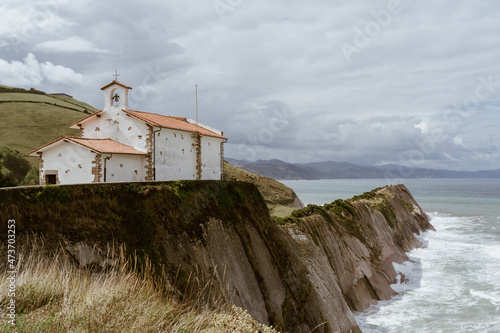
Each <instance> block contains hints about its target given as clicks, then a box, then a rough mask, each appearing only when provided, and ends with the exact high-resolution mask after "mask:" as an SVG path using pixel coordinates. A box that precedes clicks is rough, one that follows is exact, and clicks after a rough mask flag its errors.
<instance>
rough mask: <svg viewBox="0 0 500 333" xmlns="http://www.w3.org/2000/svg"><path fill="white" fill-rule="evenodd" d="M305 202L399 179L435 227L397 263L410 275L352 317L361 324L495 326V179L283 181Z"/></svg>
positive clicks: (498, 261)
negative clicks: (392, 292) (389, 294)
mask: <svg viewBox="0 0 500 333" xmlns="http://www.w3.org/2000/svg"><path fill="white" fill-rule="evenodd" d="M283 183H284V184H285V185H287V186H289V187H291V188H292V189H294V190H295V192H296V193H297V194H298V196H299V197H300V198H301V200H302V201H303V202H304V203H305V204H309V203H313V204H324V203H327V202H332V201H334V200H336V199H339V198H340V199H347V198H350V197H352V196H354V195H358V194H361V193H363V192H366V191H370V190H372V189H374V188H377V187H380V186H383V185H387V184H398V183H403V184H405V185H406V187H408V189H409V190H410V192H411V193H412V194H413V196H414V198H415V199H416V200H417V202H418V203H419V204H420V206H421V207H422V208H423V210H424V211H425V212H426V213H427V214H428V215H429V216H430V218H431V223H432V224H433V225H434V227H435V228H436V231H427V232H425V233H423V234H422V235H420V236H419V238H420V240H421V241H422V244H423V247H421V248H417V249H414V250H413V251H411V252H410V253H409V257H410V258H411V260H412V261H411V262H406V263H404V264H402V265H397V264H395V268H396V269H397V270H399V271H401V272H403V273H404V275H405V276H406V277H407V278H408V279H409V280H408V281H406V283H398V284H394V285H392V287H393V289H394V290H396V292H397V293H398V294H397V295H396V296H395V297H394V298H392V299H391V300H389V301H381V302H378V303H377V304H375V305H373V306H371V307H370V308H368V309H367V310H366V311H364V312H362V313H356V314H355V316H356V320H357V322H358V325H359V327H360V328H361V330H362V331H363V332H365V333H366V332H454V333H455V332H500V179H410V180H406V179H405V180H386V179H377V180H373V179H370V180H366V179H360V180H344V179H342V180H321V181H314V180H313V181H305V180H300V181H283Z"/></svg>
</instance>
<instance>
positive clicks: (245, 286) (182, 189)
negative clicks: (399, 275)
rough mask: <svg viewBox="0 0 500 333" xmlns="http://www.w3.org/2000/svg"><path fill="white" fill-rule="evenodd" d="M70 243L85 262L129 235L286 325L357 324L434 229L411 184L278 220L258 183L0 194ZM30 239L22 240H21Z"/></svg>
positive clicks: (300, 328)
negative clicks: (357, 313)
mask: <svg viewBox="0 0 500 333" xmlns="http://www.w3.org/2000/svg"><path fill="white" fill-rule="evenodd" d="M9 219H15V220H16V226H17V231H18V234H19V233H25V232H28V233H31V232H33V233H38V234H44V236H45V237H46V239H47V242H50V243H53V244H55V245H54V246H56V244H58V242H59V241H60V242H63V243H64V244H65V247H66V249H67V250H68V251H69V252H70V253H72V254H73V256H74V258H75V261H78V262H79V263H80V264H82V265H86V264H90V263H92V262H97V263H99V264H101V265H104V264H105V262H106V246H107V244H109V243H113V242H122V243H125V244H126V245H127V248H128V250H129V251H130V252H132V251H135V252H136V253H139V254H140V255H147V256H148V257H150V258H151V259H152V261H153V263H154V264H156V265H157V266H158V267H159V266H162V265H163V266H164V267H165V268H166V271H167V273H169V274H170V275H171V276H175V283H176V284H177V287H178V288H179V290H180V291H183V290H186V288H187V286H188V285H193V283H194V284H197V285H198V286H199V287H200V289H201V288H205V286H206V285H209V288H212V289H213V290H214V291H216V292H217V293H219V294H221V295H222V296H223V297H224V298H225V299H226V300H227V301H229V302H233V303H234V304H236V305H238V306H241V307H242V308H244V309H247V310H248V311H249V313H250V314H251V315H252V316H253V317H254V318H255V319H257V320H259V321H260V322H263V323H266V324H271V325H273V326H277V327H278V329H281V330H286V331H288V332H309V331H311V330H312V329H314V328H316V327H317V329H316V331H318V332H339V331H340V332H350V331H351V330H352V332H360V330H359V328H358V327H357V325H356V322H355V320H354V317H353V315H352V313H351V310H362V309H364V308H366V307H367V306H368V305H369V304H371V303H372V302H374V301H375V300H381V299H388V298H389V297H391V296H392V295H393V291H392V289H391V288H390V286H389V285H390V284H391V283H393V282H394V281H395V278H396V272H395V271H394V269H393V267H392V262H394V261H397V262H401V261H404V260H406V259H407V257H406V255H405V252H406V251H408V250H410V249H411V248H413V247H415V246H417V245H418V241H417V239H416V238H415V236H414V233H418V232H420V231H423V230H426V229H429V228H432V226H431V225H430V224H429V222H428V219H427V216H426V215H425V214H424V213H423V212H422V210H421V209H420V207H419V206H418V204H417V203H416V202H415V200H414V199H413V198H412V196H411V194H410V193H409V192H408V190H407V189H406V188H405V187H404V186H402V185H398V186H392V187H388V188H383V189H380V190H378V191H374V192H372V193H369V194H366V195H364V196H363V197H359V198H356V199H353V200H352V201H336V202H334V203H332V204H330V205H325V206H323V207H307V208H304V209H302V210H301V211H299V212H298V213H296V214H295V217H293V219H288V220H287V223H285V224H284V225H281V226H279V225H277V224H276V223H275V222H274V221H273V220H272V219H271V218H270V216H269V211H268V208H267V207H266V205H265V202H264V200H263V198H262V196H261V194H260V192H259V191H258V190H257V188H256V187H255V186H254V185H252V184H249V183H244V182H227V181H198V182H196V181H182V182H166V183H152V184H110V185H85V186H83V185H82V186H66V187H64V186H61V187H41V188H25V189H10V190H0V221H1V223H2V228H4V229H3V230H7V229H6V226H5V225H4V224H6V222H7V220H9ZM20 241H21V240H20Z"/></svg>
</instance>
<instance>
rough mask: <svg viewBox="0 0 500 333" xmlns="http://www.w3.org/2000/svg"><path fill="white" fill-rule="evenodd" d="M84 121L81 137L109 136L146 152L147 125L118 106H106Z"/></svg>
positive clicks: (97, 137) (101, 137)
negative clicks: (104, 109) (96, 114)
mask: <svg viewBox="0 0 500 333" xmlns="http://www.w3.org/2000/svg"><path fill="white" fill-rule="evenodd" d="M100 116H101V117H100V118H99V117H97V116H95V117H93V118H91V119H89V120H87V121H86V122H85V123H84V126H83V135H82V138H92V139H104V138H110V139H113V140H115V141H118V142H121V143H123V144H126V145H128V146H131V147H134V148H136V149H139V150H140V151H143V152H147V143H146V138H147V135H148V133H149V132H148V125H147V124H145V123H144V122H143V121H141V120H138V119H136V118H134V117H132V116H129V115H127V114H126V113H125V112H123V111H122V110H121V108H120V107H117V106H114V107H108V109H107V110H106V111H103V112H101V113H100Z"/></svg>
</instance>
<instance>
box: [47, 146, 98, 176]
mask: <svg viewBox="0 0 500 333" xmlns="http://www.w3.org/2000/svg"><path fill="white" fill-rule="evenodd" d="M95 157H96V154H94V153H92V152H91V151H90V150H89V149H86V148H83V147H81V146H79V145H76V144H73V143H70V142H64V141H61V142H58V143H57V144H55V145H54V146H53V147H51V148H50V149H48V150H46V151H44V152H43V153H42V159H43V168H42V169H41V178H42V179H45V175H46V174H47V172H48V173H50V174H53V172H52V171H56V170H57V177H58V179H59V182H60V183H59V184H78V183H91V182H92V181H93V180H94V175H93V174H92V161H94V159H95Z"/></svg>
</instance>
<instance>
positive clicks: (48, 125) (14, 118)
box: [0, 85, 97, 164]
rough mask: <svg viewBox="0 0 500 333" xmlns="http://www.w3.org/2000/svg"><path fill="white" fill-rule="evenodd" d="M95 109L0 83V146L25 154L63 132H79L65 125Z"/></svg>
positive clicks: (61, 97) (61, 134)
mask: <svg viewBox="0 0 500 333" xmlns="http://www.w3.org/2000/svg"><path fill="white" fill-rule="evenodd" d="M96 111H97V109H96V108H94V107H92V106H90V105H88V104H86V103H83V102H80V101H77V100H75V99H73V98H70V97H64V96H53V95H49V94H46V93H45V92H43V91H39V90H35V89H33V88H32V89H30V90H25V89H21V88H13V87H8V86H2V85H0V146H7V147H9V148H11V149H14V150H18V151H19V152H20V153H22V154H26V153H28V152H30V151H32V150H34V149H36V148H38V147H40V146H42V145H44V144H46V143H48V142H50V141H52V140H55V139H57V138H59V137H61V136H63V135H79V132H78V131H77V130H74V129H70V128H69V125H71V124H72V123H74V122H76V121H77V120H80V119H82V118H84V117H86V116H88V115H89V114H92V113H94V112H96ZM28 160H29V161H30V163H31V164H35V163H36V160H35V159H34V158H29V159H28Z"/></svg>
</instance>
